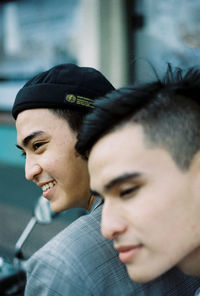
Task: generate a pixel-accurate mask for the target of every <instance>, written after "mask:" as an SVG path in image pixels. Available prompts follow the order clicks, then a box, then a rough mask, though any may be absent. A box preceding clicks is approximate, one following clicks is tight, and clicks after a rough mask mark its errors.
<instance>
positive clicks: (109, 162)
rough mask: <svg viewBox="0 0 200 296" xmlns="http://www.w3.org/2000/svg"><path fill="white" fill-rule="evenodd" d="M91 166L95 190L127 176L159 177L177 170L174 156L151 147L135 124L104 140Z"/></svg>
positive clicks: (96, 145)
mask: <svg viewBox="0 0 200 296" xmlns="http://www.w3.org/2000/svg"><path fill="white" fill-rule="evenodd" d="M88 166H89V172H90V177H91V186H92V188H93V189H97V188H100V187H101V186H103V184H106V183H107V182H109V181H110V180H112V179H113V178H116V177H117V176H118V175H121V174H124V173H139V174H145V175H152V174H154V176H155V175H156V176H158V175H159V174H160V173H161V172H164V171H166V170H168V169H172V168H173V169H175V170H176V165H175V163H174V162H173V160H172V158H171V156H170V154H169V153H168V152H167V151H166V150H164V149H161V148H156V147H155V148H151V147H149V146H148V144H147V141H146V139H145V134H144V131H143V128H142V126H141V125H139V124H132V123H130V124H127V125H125V126H123V127H120V128H119V129H118V130H115V131H113V132H111V133H109V134H107V135H105V136H104V137H102V138H101V139H100V140H99V141H98V142H97V143H96V144H95V145H94V147H93V149H92V150H91V153H90V156H89V161H88Z"/></svg>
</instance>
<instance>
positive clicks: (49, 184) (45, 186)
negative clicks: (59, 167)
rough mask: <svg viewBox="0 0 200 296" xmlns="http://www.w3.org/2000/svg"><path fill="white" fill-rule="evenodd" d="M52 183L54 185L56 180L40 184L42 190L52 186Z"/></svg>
mask: <svg viewBox="0 0 200 296" xmlns="http://www.w3.org/2000/svg"><path fill="white" fill-rule="evenodd" d="M54 185H56V181H55V180H54V181H53V182H49V183H48V184H45V185H43V186H42V190H43V191H46V190H48V189H50V188H52V187H53V186H54Z"/></svg>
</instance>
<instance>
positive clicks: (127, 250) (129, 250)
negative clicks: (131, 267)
mask: <svg viewBox="0 0 200 296" xmlns="http://www.w3.org/2000/svg"><path fill="white" fill-rule="evenodd" d="M141 248H142V245H133V246H124V247H123V246H121V247H116V248H115V249H116V250H117V251H118V252H119V259H120V261H121V262H123V263H129V262H131V261H132V260H133V259H134V257H136V256H137V254H138V252H139V251H140V250H141Z"/></svg>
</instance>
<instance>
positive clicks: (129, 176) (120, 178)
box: [104, 173, 141, 191]
mask: <svg viewBox="0 0 200 296" xmlns="http://www.w3.org/2000/svg"><path fill="white" fill-rule="evenodd" d="M140 176H141V174H140V173H125V174H123V175H120V176H118V177H116V178H114V179H112V180H111V181H109V182H108V183H107V184H106V185H105V186H104V189H105V191H107V190H109V189H111V188H112V187H114V186H115V185H117V184H120V183H122V182H124V181H127V180H129V179H134V178H138V177H140Z"/></svg>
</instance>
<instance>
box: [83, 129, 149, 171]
mask: <svg viewBox="0 0 200 296" xmlns="http://www.w3.org/2000/svg"><path fill="white" fill-rule="evenodd" d="M145 149H146V147H145V144H144V133H143V128H142V126H140V125H133V124H128V125H125V126H123V127H120V128H119V129H117V130H115V131H112V132H111V133H109V134H107V135H105V136H104V137H102V138H101V139H100V140H99V141H98V142H97V143H96V144H95V145H94V147H93V148H92V150H91V153H90V156H89V162H88V165H89V169H90V170H91V171H93V169H96V168H94V166H98V167H99V168H101V169H103V168H105V164H108V163H109V164H112V165H113V166H115V165H117V163H118V165H120V163H121V164H122V163H123V162H124V161H125V159H126V156H132V155H133V154H135V155H137V154H138V153H141V152H142V151H144V150H145ZM133 151H134V153H132V152H133Z"/></svg>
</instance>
